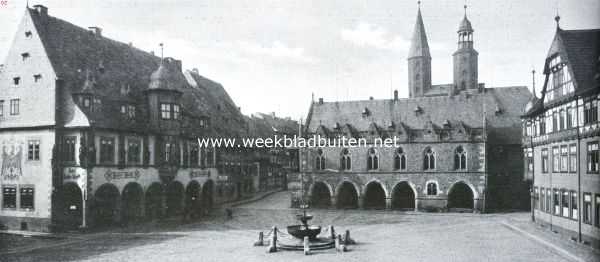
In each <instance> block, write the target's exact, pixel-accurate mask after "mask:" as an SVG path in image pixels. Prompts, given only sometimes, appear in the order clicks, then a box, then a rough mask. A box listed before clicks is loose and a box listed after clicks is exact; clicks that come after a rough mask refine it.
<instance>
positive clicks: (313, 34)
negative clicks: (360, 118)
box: [0, 0, 600, 119]
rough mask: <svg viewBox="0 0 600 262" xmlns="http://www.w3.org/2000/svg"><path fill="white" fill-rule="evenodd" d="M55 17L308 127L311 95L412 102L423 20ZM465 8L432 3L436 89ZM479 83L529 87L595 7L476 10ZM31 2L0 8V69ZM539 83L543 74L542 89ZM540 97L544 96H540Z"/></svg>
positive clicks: (165, 13)
mask: <svg viewBox="0 0 600 262" xmlns="http://www.w3.org/2000/svg"><path fill="white" fill-rule="evenodd" d="M38 3H40V4H44V5H46V6H47V7H48V8H49V13H50V15H52V16H56V17H59V18H62V19H64V20H67V21H70V22H72V23H74V24H76V25H79V26H82V27H87V26H99V27H101V28H103V34H104V35H105V36H107V37H110V38H113V39H116V40H119V41H122V42H132V43H133V45H134V46H137V47H139V48H141V49H144V50H148V51H150V50H155V51H158V50H159V49H158V48H159V47H158V44H159V43H160V42H164V43H165V56H172V57H175V58H178V59H182V60H183V65H184V68H187V69H191V68H198V69H199V71H200V73H201V74H202V75H204V76H206V77H208V78H211V79H213V80H215V81H217V82H220V83H222V84H223V85H224V86H225V88H226V89H227V91H228V92H229V94H230V95H231V96H232V98H233V99H234V101H235V102H236V103H237V104H238V106H240V107H241V108H242V111H243V112H244V113H245V114H250V113H253V112H272V111H274V112H277V114H278V115H280V116H291V117H293V118H295V119H298V118H300V117H305V116H306V113H307V109H308V107H309V105H310V101H311V94H312V93H314V96H315V99H316V98H319V97H323V98H324V99H325V100H326V101H335V100H348V99H352V100H357V99H368V97H369V96H373V97H375V98H391V96H392V90H394V89H398V90H399V92H400V96H401V97H407V96H408V90H407V88H408V87H407V82H408V81H407V76H406V75H407V68H406V65H407V62H406V58H407V53H408V48H409V45H410V38H411V36H412V31H413V28H414V24H415V18H416V13H417V4H416V1H405V0H377V1H373V0H302V1H294V0H286V1H283V0H193V1H191V0H178V1H173V0H171V1H167V0H134V1H121V0H102V1H91V0H90V1H84V0H39V1H35V0H30V5H34V4H38ZM464 3H465V1H464V0H436V1H433V0H429V1H428V0H423V1H422V7H421V10H422V13H423V20H424V22H425V27H426V31H427V36H428V38H429V45H430V48H431V55H432V67H433V75H432V80H433V83H434V84H443V83H450V82H452V53H453V51H454V50H455V49H456V38H457V37H456V30H457V28H458V24H459V22H460V21H461V19H462V17H463V12H464V10H463V5H464ZM467 3H468V5H469V8H468V16H469V19H470V20H471V22H472V24H473V27H474V29H475V33H474V37H475V48H476V49H477V50H478V51H479V72H480V75H479V82H484V83H485V84H486V86H488V87H489V86H513V85H527V86H529V87H530V86H531V69H532V68H535V69H536V70H537V71H541V68H542V66H543V61H544V56H545V54H546V52H547V50H548V48H549V46H550V42H551V40H552V37H553V35H554V31H555V28H556V27H555V23H554V20H553V19H554V16H555V15H556V12H557V10H558V11H559V12H560V16H561V17H562V19H561V20H560V24H561V27H562V28H563V29H585V28H600V15H598V14H600V1H598V0H578V1H567V0H560V1H558V0H528V1H523V0H495V1H492V0H477V1H468V2H467ZM24 8H25V0H22V1H21V0H8V2H7V5H6V6H0V23H1V24H2V28H3V29H2V30H1V32H0V57H2V58H3V57H4V56H5V53H6V49H7V48H8V47H9V46H10V45H11V42H12V38H13V34H14V31H15V30H16V26H17V24H18V22H19V21H20V18H21V16H22V15H23V13H24ZM541 81H542V76H541V74H538V77H537V82H538V83H541ZM538 90H539V89H538Z"/></svg>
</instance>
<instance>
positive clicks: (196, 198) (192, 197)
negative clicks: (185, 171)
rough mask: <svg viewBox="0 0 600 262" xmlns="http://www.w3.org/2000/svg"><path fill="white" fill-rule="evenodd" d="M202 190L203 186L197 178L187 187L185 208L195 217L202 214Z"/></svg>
mask: <svg viewBox="0 0 600 262" xmlns="http://www.w3.org/2000/svg"><path fill="white" fill-rule="evenodd" d="M201 192H202V187H201V186H200V183H198V181H196V180H192V181H190V182H189V183H188V184H187V186H186V188H185V209H186V212H187V213H188V214H189V215H190V216H192V217H193V218H194V217H197V216H198V215H199V214H201V211H200V210H201V203H202V202H201V201H202V198H201Z"/></svg>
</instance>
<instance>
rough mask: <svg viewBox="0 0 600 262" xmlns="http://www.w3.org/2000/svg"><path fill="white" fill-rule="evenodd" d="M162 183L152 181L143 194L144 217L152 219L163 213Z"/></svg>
mask: <svg viewBox="0 0 600 262" xmlns="http://www.w3.org/2000/svg"><path fill="white" fill-rule="evenodd" d="M163 191H164V189H163V185H162V184H161V183H158V182H155V183H152V184H151V185H150V186H149V187H148V188H147V189H146V194H145V198H144V200H145V208H146V218H148V219H154V218H159V217H160V216H162V213H163V204H162V201H163Z"/></svg>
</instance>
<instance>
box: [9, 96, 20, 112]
mask: <svg viewBox="0 0 600 262" xmlns="http://www.w3.org/2000/svg"><path fill="white" fill-rule="evenodd" d="M20 104H21V99H19V98H15V99H11V100H10V115H11V116H17V115H19V114H20V110H19V106H20Z"/></svg>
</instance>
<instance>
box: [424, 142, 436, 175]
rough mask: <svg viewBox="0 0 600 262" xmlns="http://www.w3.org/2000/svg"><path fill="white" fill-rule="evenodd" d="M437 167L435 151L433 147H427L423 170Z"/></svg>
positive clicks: (432, 169) (431, 169)
mask: <svg viewBox="0 0 600 262" xmlns="http://www.w3.org/2000/svg"><path fill="white" fill-rule="evenodd" d="M435 168H436V159H435V151H434V150H433V149H432V148H431V147H427V148H425V151H424V153H423V170H425V171H434V170H435Z"/></svg>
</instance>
